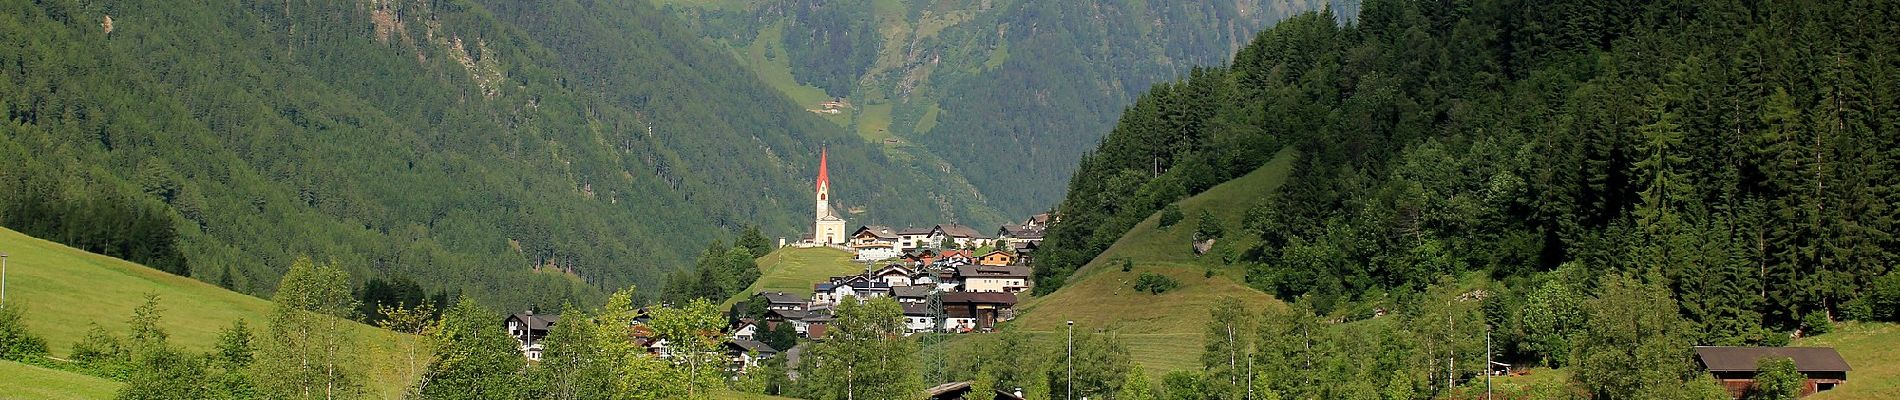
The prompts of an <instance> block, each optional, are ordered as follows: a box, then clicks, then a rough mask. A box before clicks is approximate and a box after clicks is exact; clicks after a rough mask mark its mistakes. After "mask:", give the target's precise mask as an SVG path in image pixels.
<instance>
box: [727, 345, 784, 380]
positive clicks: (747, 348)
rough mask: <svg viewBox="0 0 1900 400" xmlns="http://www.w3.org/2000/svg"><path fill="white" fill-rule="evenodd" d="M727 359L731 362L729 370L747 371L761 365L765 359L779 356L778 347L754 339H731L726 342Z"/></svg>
mask: <svg viewBox="0 0 1900 400" xmlns="http://www.w3.org/2000/svg"><path fill="white" fill-rule="evenodd" d="M725 348H726V360H727V361H728V362H730V366H729V367H728V370H730V371H732V372H745V371H750V370H752V368H753V367H757V366H759V364H761V363H763V362H764V361H765V360H770V359H772V357H777V356H778V349H774V348H772V346H771V345H767V344H765V343H763V342H759V341H754V340H749V339H748V340H730V341H727V342H726V345H725Z"/></svg>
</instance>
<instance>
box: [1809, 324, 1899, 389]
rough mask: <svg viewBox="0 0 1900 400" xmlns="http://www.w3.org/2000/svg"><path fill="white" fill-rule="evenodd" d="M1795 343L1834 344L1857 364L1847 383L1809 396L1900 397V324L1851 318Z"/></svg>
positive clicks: (1832, 345) (1823, 345)
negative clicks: (1830, 329) (1830, 330)
mask: <svg viewBox="0 0 1900 400" xmlns="http://www.w3.org/2000/svg"><path fill="white" fill-rule="evenodd" d="M1792 346H1814V347H1833V348H1834V349H1835V350H1836V351H1839V352H1841V357H1842V358H1846V359H1847V365H1848V367H1850V368H1853V371H1848V373H1847V383H1845V384H1841V386H1840V387H1838V388H1836V389H1834V390H1830V391H1826V392H1821V393H1816V394H1815V395H1813V396H1809V397H1807V399H1809V400H1863V399H1865V400H1873V399H1900V325H1896V324H1878V323H1859V322H1850V323H1845V324H1840V325H1836V326H1835V328H1834V332H1829V333H1828V334H1825V335H1818V336H1810V337H1806V338H1802V339H1800V340H1796V341H1795V342H1794V344H1792Z"/></svg>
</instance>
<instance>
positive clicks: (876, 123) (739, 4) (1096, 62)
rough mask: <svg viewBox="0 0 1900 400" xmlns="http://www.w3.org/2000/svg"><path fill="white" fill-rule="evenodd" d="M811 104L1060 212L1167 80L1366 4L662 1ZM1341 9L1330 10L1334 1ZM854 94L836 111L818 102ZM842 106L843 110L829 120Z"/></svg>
mask: <svg viewBox="0 0 1900 400" xmlns="http://www.w3.org/2000/svg"><path fill="white" fill-rule="evenodd" d="M652 1H653V2H654V3H658V4H662V6H663V7H666V8H668V9H669V10H671V11H673V12H674V13H675V14H678V15H680V16H681V17H682V18H684V19H685V20H686V21H687V22H688V23H689V24H691V25H692V26H693V28H694V29H695V30H696V31H698V32H699V33H700V34H701V35H703V36H705V37H707V38H709V39H711V40H712V41H714V42H715V43H720V44H723V45H726V46H728V47H730V48H732V49H734V51H735V55H736V56H737V57H738V58H739V59H740V60H741V61H743V62H745V63H746V64H747V65H749V66H750V67H751V68H752V69H753V70H754V71H757V72H758V73H759V74H760V76H762V77H765V78H767V79H768V81H771V82H772V83H773V86H774V87H776V88H778V89H779V90H781V91H784V92H786V93H788V94H790V95H792V96H793V97H794V98H795V99H798V100H799V101H800V102H801V105H803V106H805V107H806V108H810V109H812V110H814V111H816V112H820V113H821V115H826V116H827V119H830V120H831V121H833V122H835V123H838V124H840V125H841V126H846V127H849V128H851V129H852V130H854V131H856V132H858V133H859V134H860V135H861V136H863V137H864V138H866V139H867V140H871V141H874V142H885V141H887V140H888V141H889V144H887V145H886V146H887V147H888V148H889V151H891V152H892V153H893V154H901V155H903V156H906V157H916V158H918V159H922V160H926V161H928V162H940V163H943V164H944V165H945V166H946V168H947V169H953V170H956V171H961V172H962V175H963V176H965V177H967V178H968V179H969V181H970V183H971V184H973V185H974V186H975V187H976V188H977V189H980V191H981V192H982V194H983V195H984V196H985V197H986V198H987V199H989V200H991V203H992V204H995V205H997V206H998V207H999V208H1001V209H1002V210H1003V211H1005V212H1007V213H1009V214H1011V215H1025V214H1029V213H1034V212H1041V211H1046V210H1047V209H1048V207H1049V204H1051V203H1054V202H1055V201H1057V200H1059V198H1060V196H1061V193H1062V188H1061V182H1064V180H1065V179H1067V178H1068V176H1069V174H1070V173H1071V172H1072V171H1073V170H1072V168H1073V166H1074V165H1075V162H1076V160H1077V159H1079V157H1081V155H1082V154H1083V153H1085V152H1086V151H1087V150H1088V149H1089V148H1090V147H1092V146H1094V145H1095V144H1096V143H1097V142H1098V140H1099V139H1100V138H1101V137H1102V135H1103V133H1105V132H1107V131H1108V130H1109V128H1110V127H1111V126H1112V121H1113V120H1114V116H1115V114H1116V113H1118V112H1120V111H1121V110H1122V108H1124V107H1125V106H1127V105H1128V104H1129V103H1130V102H1131V101H1132V100H1133V98H1134V96H1135V95H1136V93H1138V91H1140V90H1142V89H1143V88H1146V87H1148V86H1149V85H1150V84H1152V83H1153V82H1157V81H1161V80H1166V79H1170V78H1172V77H1175V76H1178V75H1181V74H1184V73H1186V72H1187V71H1188V70H1189V69H1191V68H1193V67H1195V66H1203V65H1219V64H1222V63H1225V62H1226V61H1227V60H1228V59H1229V57H1230V56H1231V55H1232V54H1233V52H1234V51H1235V50H1237V49H1238V48H1240V47H1241V45H1243V44H1245V43H1246V41H1247V40H1248V39H1249V38H1251V37H1252V36H1253V33H1254V32H1256V31H1257V30H1259V29H1261V28H1262V27H1265V26H1268V25H1271V24H1272V23H1274V22H1276V21H1279V20H1281V19H1283V18H1285V17H1287V16H1290V15H1293V14H1296V13H1299V12H1304V11H1311V10H1317V9H1320V8H1324V7H1331V8H1332V9H1335V10H1339V11H1341V13H1339V14H1338V15H1352V13H1353V11H1352V10H1354V9H1356V8H1357V4H1358V2H1357V1H1330V2H1329V1H1319V0H1241V1H1206V0H1196V1H1148V2H1138V1H1092V2H1076V1H1013V0H994V1H993V0H901V1H869V0H847V1H829V0H827V1H814V0H742V1H706V0H652ZM1329 3H1330V5H1329ZM833 98H842V99H844V102H845V103H847V104H845V105H843V106H842V107H837V108H835V109H834V110H831V111H827V110H825V107H821V105H820V103H821V102H824V101H827V100H831V99H833ZM832 111H835V112H836V113H835V114H827V113H828V112H832Z"/></svg>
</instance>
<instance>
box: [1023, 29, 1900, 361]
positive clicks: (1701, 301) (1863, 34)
mask: <svg viewBox="0 0 1900 400" xmlns="http://www.w3.org/2000/svg"><path fill="white" fill-rule="evenodd" d="M1897 24H1900V5H1896V4H1895V3H1893V2H1883V1H1851V2H1825V3H1817V2H1682V1H1662V2H1596V1H1555V2H1528V1H1508V0H1507V1H1471V2H1440V1H1368V2H1366V4H1364V7H1363V8H1362V9H1361V13H1360V14H1359V16H1358V18H1357V20H1356V21H1355V22H1354V23H1352V24H1347V25H1343V26H1342V25H1340V24H1335V23H1334V21H1333V19H1332V18H1331V17H1330V16H1328V15H1324V14H1310V15H1304V16H1301V17H1297V18H1294V19H1291V20H1288V21H1285V22H1282V23H1280V24H1279V25H1278V26H1276V27H1274V28H1272V29H1270V30H1268V31H1265V32H1262V33H1261V34H1260V35H1259V36H1258V37H1257V38H1255V39H1254V41H1253V43H1252V44H1250V45H1248V46H1247V47H1246V48H1245V49H1243V50H1241V51H1240V52H1239V53H1238V54H1237V55H1236V57H1235V60H1234V63H1233V64H1232V65H1231V66H1229V67H1225V68H1207V69H1198V70H1195V71H1193V72H1192V73H1189V74H1186V75H1184V76H1183V77H1181V79H1179V80H1177V81H1175V82H1171V83H1166V84H1161V85H1158V86H1156V87H1155V88H1153V89H1152V90H1151V91H1149V92H1148V93H1147V94H1146V95H1144V96H1142V97H1141V98H1140V99H1139V100H1138V101H1137V102H1136V103H1135V105H1134V106H1132V107H1130V108H1129V109H1128V110H1127V112H1126V113H1125V114H1124V115H1123V116H1122V119H1121V121H1120V122H1119V123H1118V124H1117V126H1116V128H1115V130H1114V131H1113V132H1112V133H1111V134H1110V135H1109V137H1108V138H1107V139H1105V140H1104V142H1103V143H1102V145H1101V147H1100V148H1099V149H1097V150H1096V151H1095V152H1094V153H1093V154H1090V155H1088V156H1086V157H1085V158H1084V160H1083V161H1082V164H1081V169H1080V170H1079V171H1078V172H1077V173H1076V175H1075V178H1074V179H1073V180H1072V181H1071V183H1070V188H1069V193H1068V196H1067V199H1066V200H1064V202H1063V203H1062V205H1061V207H1060V209H1059V211H1060V213H1061V215H1062V220H1061V222H1060V223H1059V224H1057V225H1055V226H1054V227H1053V228H1052V230H1051V232H1050V235H1049V239H1048V241H1047V242H1046V244H1047V246H1046V247H1045V252H1046V254H1045V255H1044V257H1042V258H1040V259H1039V260H1038V264H1037V268H1036V275H1037V283H1038V286H1037V287H1036V290H1037V291H1038V292H1042V293H1048V292H1052V291H1055V290H1057V289H1060V288H1061V287H1062V286H1063V283H1064V280H1065V279H1066V278H1067V277H1068V276H1069V274H1071V273H1072V272H1074V270H1075V269H1076V268H1077V267H1079V266H1081V265H1083V264H1084V263H1086V262H1088V261H1089V260H1090V259H1091V258H1093V256H1094V255H1096V254H1099V253H1100V252H1101V251H1102V250H1103V249H1105V248H1106V247H1107V246H1108V245H1109V244H1110V243H1112V242H1113V241H1114V240H1115V239H1116V238H1118V237H1120V235H1121V233H1122V232H1124V231H1126V230H1128V228H1130V227H1132V226H1133V225H1134V224H1135V223H1136V222H1138V221H1140V220H1141V219H1143V218H1146V217H1148V215H1150V214H1151V213H1153V212H1155V211H1157V210H1161V209H1162V208H1163V206H1164V205H1166V204H1168V203H1170V202H1173V201H1175V200H1178V199H1180V198H1183V197H1185V196H1187V195H1190V194H1193V193H1198V192H1200V191H1202V190H1205V189H1207V188H1209V187H1211V186H1213V185H1215V184H1218V183H1220V182H1223V181H1226V180H1227V179H1230V178H1233V177H1238V176H1240V175H1243V174H1246V173H1248V172H1250V171H1252V170H1253V169H1254V168H1256V167H1259V166H1261V165H1262V164H1263V163H1264V162H1265V161H1266V160H1267V159H1268V158H1269V157H1271V155H1272V154H1273V153H1274V152H1275V151H1277V150H1279V149H1282V148H1289V147H1290V148H1292V149H1293V150H1295V151H1296V152H1297V154H1298V160H1299V161H1298V162H1297V163H1296V166H1295V167H1294V168H1293V170H1292V173H1291V176H1290V177H1289V178H1288V181H1287V184H1286V185H1285V186H1284V187H1282V188H1280V189H1279V190H1278V191H1276V192H1275V193H1274V194H1273V195H1272V196H1268V197H1265V198H1261V199H1259V200H1258V203H1257V204H1255V205H1254V206H1253V207H1252V208H1251V209H1250V210H1249V211H1248V212H1247V214H1246V219H1245V223H1244V225H1245V226H1244V227H1240V228H1244V229H1243V230H1244V233H1240V234H1244V235H1252V236H1257V237H1258V239H1259V241H1258V243H1259V244H1258V245H1257V246H1253V247H1251V248H1246V249H1238V250H1236V251H1235V254H1233V255H1232V256H1233V259H1234V260H1235V262H1234V265H1236V268H1246V277H1247V281H1248V283H1249V284H1250V285H1252V286H1254V287H1256V288H1259V289H1262V290H1264V291H1267V292H1268V293H1272V294H1274V295H1276V296H1277V297H1280V298H1282V299H1288V300H1289V301H1291V300H1295V299H1299V300H1301V301H1302V302H1304V304H1307V305H1308V306H1310V307H1311V308H1312V310H1314V311H1315V312H1317V313H1318V314H1320V315H1331V314H1337V315H1340V316H1341V317H1342V318H1345V319H1348V320H1350V319H1358V318H1368V317H1370V316H1371V315H1373V314H1374V313H1375V312H1376V310H1387V309H1394V308H1398V309H1403V308H1408V307H1414V306H1416V305H1415V304H1412V303H1414V302H1416V300H1417V299H1419V298H1421V297H1423V296H1424V294H1423V293H1424V292H1425V291H1426V290H1427V288H1429V287H1433V285H1434V284H1438V283H1441V281H1440V280H1441V279H1443V278H1445V277H1454V276H1468V275H1472V274H1476V275H1479V276H1482V277H1484V278H1486V279H1488V280H1492V281H1495V282H1500V283H1502V284H1503V287H1505V288H1508V289H1507V290H1504V292H1505V293H1493V294H1495V296H1491V297H1490V298H1488V299H1487V300H1486V303H1487V310H1488V311H1492V313H1491V314H1490V315H1488V317H1489V318H1493V319H1497V320H1503V319H1508V318H1518V317H1522V318H1533V319H1534V318H1547V317H1550V316H1548V315H1518V314H1524V313H1534V311H1519V310H1551V309H1561V308H1563V307H1555V306H1551V305H1552V304H1570V305H1575V304H1577V303H1575V302H1574V301H1575V297H1574V296H1589V295H1594V294H1598V293H1599V292H1600V291H1602V290H1607V289H1606V288H1605V287H1604V286H1603V285H1604V284H1603V282H1604V281H1605V280H1608V279H1609V278H1610V277H1613V276H1625V277H1632V278H1634V279H1636V280H1638V281H1640V283H1642V284H1647V285H1655V286H1657V287H1661V288H1666V289H1667V294H1668V295H1669V296H1668V297H1670V298H1672V299H1674V301H1675V302H1676V303H1679V305H1680V313H1681V316H1682V318H1683V319H1685V320H1686V321H1688V322H1689V323H1690V324H1691V325H1692V326H1693V328H1694V329H1692V330H1690V331H1688V332H1693V333H1692V334H1690V335H1691V336H1692V341H1693V342H1695V343H1699V344H1759V343H1782V342H1785V341H1786V340H1787V338H1788V337H1789V335H1791V334H1793V335H1800V334H1802V333H1803V332H1804V331H1806V332H1807V333H1813V332H1812V331H1814V330H1819V329H1825V328H1824V327H1825V325H1826V323H1827V322H1828V321H1840V320H1847V319H1892V318H1893V315H1892V311H1891V310H1886V309H1885V308H1890V305H1886V304H1884V303H1883V301H1885V300H1878V299H1871V298H1872V297H1874V296H1871V295H1865V294H1866V293H1869V292H1868V289H1869V288H1870V287H1873V286H1874V285H1875V282H1876V280H1878V279H1880V278H1881V277H1882V276H1883V275H1888V274H1890V272H1889V271H1890V270H1891V269H1892V266H1893V265H1894V263H1895V261H1896V260H1897V259H1896V256H1897V255H1900V246H1897V245H1900V242H1896V241H1895V237H1894V233H1895V232H1896V228H1900V227H1896V225H1895V222H1896V219H1895V218H1896V216H1900V212H1897V211H1896V208H1895V207H1896V206H1897V205H1900V191H1896V189H1900V170H1897V168H1900V143H1897V142H1900V108H1896V107H1900V57H1896V56H1895V54H1900V37H1896V36H1895V35H1892V34H1891V29H1892V27H1893V26H1896V25H1897ZM1234 234H1235V233H1229V235H1234ZM1553 271H1555V273H1553ZM1557 297H1564V298H1565V301H1569V302H1565V303H1550V302H1551V301H1553V299H1554V298H1557ZM1527 302H1539V303H1535V304H1542V305H1545V306H1546V307H1542V308H1538V307H1527V306H1526V303H1527ZM1493 303H1495V304H1493ZM1876 304H1879V305H1876ZM1493 308H1495V309H1493ZM1538 334H1539V332H1517V333H1515V335H1516V339H1515V340H1518V341H1522V342H1523V343H1524V344H1525V346H1524V347H1522V348H1521V349H1520V350H1518V353H1519V354H1518V356H1520V357H1524V358H1538V357H1552V358H1557V359H1561V358H1563V357H1564V356H1565V354H1561V352H1557V351H1552V350H1550V349H1539V348H1537V346H1534V345H1531V344H1532V343H1533V342H1534V341H1535V340H1534V339H1535V337H1536V336H1537V335H1538Z"/></svg>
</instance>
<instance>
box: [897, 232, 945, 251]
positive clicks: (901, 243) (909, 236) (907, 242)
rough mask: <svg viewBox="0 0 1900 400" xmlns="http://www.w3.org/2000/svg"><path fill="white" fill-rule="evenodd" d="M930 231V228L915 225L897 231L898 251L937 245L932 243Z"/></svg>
mask: <svg viewBox="0 0 1900 400" xmlns="http://www.w3.org/2000/svg"><path fill="white" fill-rule="evenodd" d="M930 231H931V229H930V228H914V227H913V228H904V230H900V231H897V249H898V251H911V250H916V249H921V248H928V247H934V246H936V245H937V244H936V243H930Z"/></svg>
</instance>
